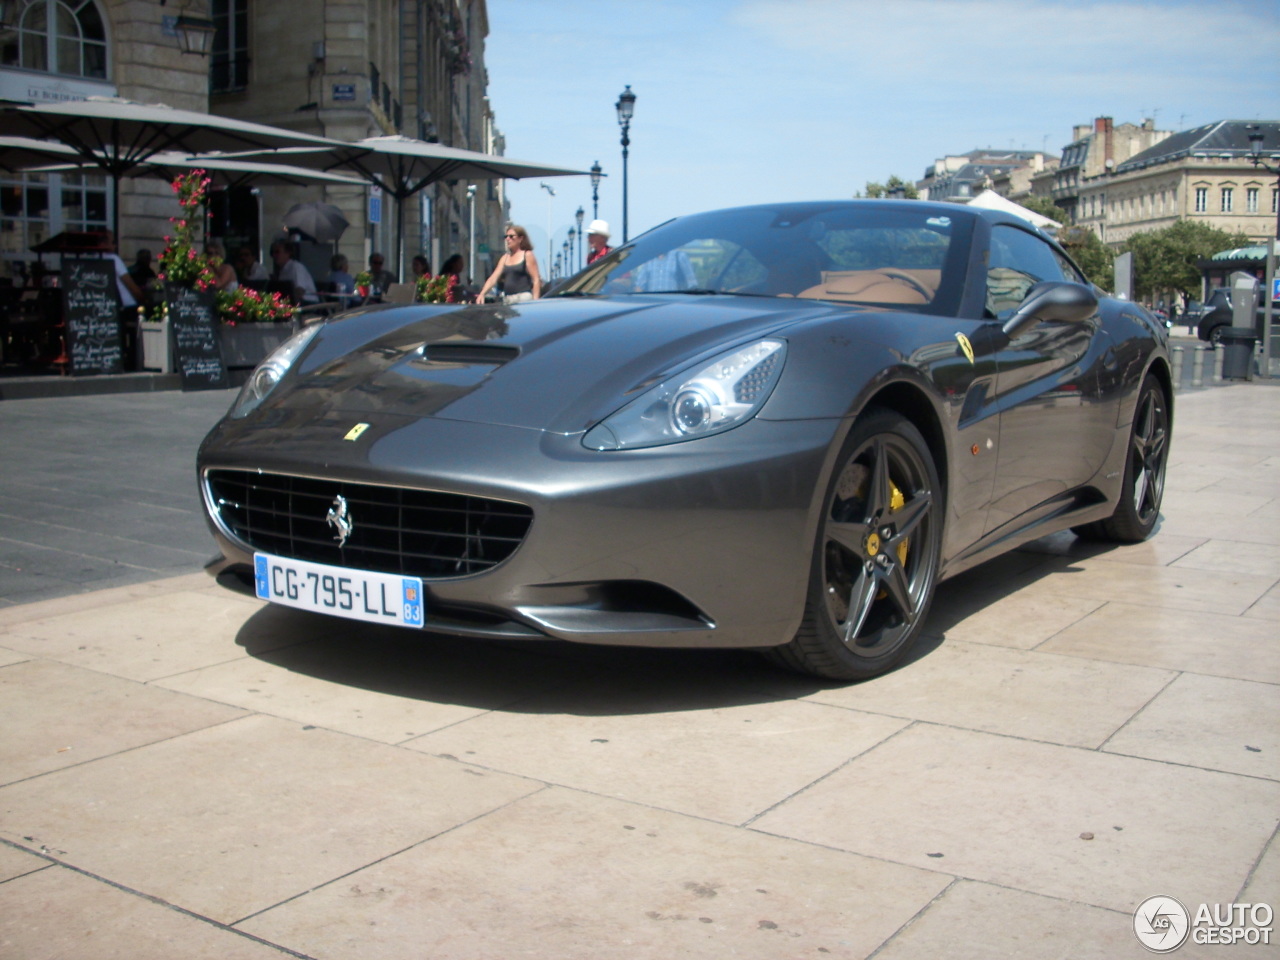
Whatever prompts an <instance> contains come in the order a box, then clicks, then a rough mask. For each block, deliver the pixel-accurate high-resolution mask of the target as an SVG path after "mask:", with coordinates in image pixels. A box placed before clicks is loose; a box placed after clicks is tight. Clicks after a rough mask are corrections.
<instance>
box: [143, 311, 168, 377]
mask: <svg viewBox="0 0 1280 960" xmlns="http://www.w3.org/2000/svg"><path fill="white" fill-rule="evenodd" d="M138 369H139V370H159V371H160V372H161V373H173V347H172V344H171V343H170V341H169V321H168V320H161V321H160V322H159V323H151V322H149V321H148V322H146V323H139V324H138Z"/></svg>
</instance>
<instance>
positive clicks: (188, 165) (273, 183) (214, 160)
mask: <svg viewBox="0 0 1280 960" xmlns="http://www.w3.org/2000/svg"><path fill="white" fill-rule="evenodd" d="M8 140H26V138H25V137H0V169H8V168H6V167H5V161H6V158H7V154H6V150H5V142H6V141H8ZM27 142H29V143H47V141H27ZM48 145H49V146H52V147H55V148H57V149H59V150H66V151H67V153H69V154H70V155H71V156H72V157H78V156H79V155H78V154H77V153H76V152H75V151H74V150H72V149H71V148H70V147H62V146H61V145H60V144H56V143H49V144H48ZM58 156H64V154H58ZM33 162H34V161H33ZM82 162H83V161H82ZM80 167H81V164H80V163H49V162H48V161H47V160H46V161H45V163H43V164H40V165H38V166H32V165H30V164H23V165H22V166H19V167H15V168H14V169H18V170H22V171H24V172H26V173H65V172H67V171H68V170H76V169H79V168H80ZM188 170H204V171H205V172H206V173H208V174H209V177H210V179H212V180H213V182H214V183H215V184H217V185H219V186H223V187H247V186H249V184H253V185H254V186H258V187H280V186H285V187H306V186H311V185H314V184H317V183H319V184H332V185H335V186H345V187H359V188H361V189H364V188H366V187H367V186H368V183H367V182H366V181H365V180H364V178H363V177H357V176H355V175H353V174H341V173H325V172H324V171H323V170H310V169H308V168H306V167H295V166H291V165H290V164H287V163H270V162H268V161H267V159H266V158H265V157H264V158H263V159H262V160H250V159H245V158H241V159H235V160H232V159H228V158H226V157H221V156H218V155H216V154H205V155H203V156H195V157H192V156H188V155H187V154H185V153H157V154H156V155H155V156H153V157H151V158H150V159H148V160H144V161H143V162H142V163H139V164H138V165H137V166H135V167H134V168H133V169H132V170H130V171H129V172H128V173H127V174H125V176H127V177H130V178H135V179H136V178H137V177H159V178H160V179H162V180H172V179H173V178H174V177H175V176H176V175H177V174H179V173H184V172H186V171H188Z"/></svg>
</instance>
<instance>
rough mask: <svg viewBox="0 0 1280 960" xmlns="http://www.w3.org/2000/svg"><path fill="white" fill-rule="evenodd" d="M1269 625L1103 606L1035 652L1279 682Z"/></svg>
mask: <svg viewBox="0 0 1280 960" xmlns="http://www.w3.org/2000/svg"><path fill="white" fill-rule="evenodd" d="M1276 635H1277V629H1276V625H1275V623H1274V622H1273V621H1270V620H1266V619H1263V618H1260V617H1246V616H1238V617H1224V616H1219V615H1217V614H1212V613H1192V612H1189V611H1186V610H1178V609H1169V608H1165V607H1160V606H1153V605H1149V604H1141V605H1140V604H1136V603H1114V602H1113V603H1108V604H1106V605H1104V606H1102V607H1099V608H1098V610H1097V611H1096V612H1094V613H1091V614H1089V615H1088V616H1087V617H1085V618H1083V619H1082V620H1080V621H1078V622H1077V623H1074V624H1072V625H1071V626H1069V627H1067V628H1065V629H1064V630H1062V631H1061V632H1060V633H1058V634H1056V635H1055V636H1053V637H1051V638H1050V639H1049V640H1046V641H1045V642H1044V643H1042V644H1041V645H1040V646H1039V647H1037V648H1036V649H1037V650H1041V651H1044V652H1046V653H1062V654H1066V655H1068V656H1073V657H1085V658H1088V659H1093V660H1109V661H1112V662H1114V663H1133V664H1139V665H1141V666H1147V667H1157V668H1160V669H1162V670H1185V671H1189V672H1192V673H1201V674H1205V675H1208V676H1213V677H1231V678H1234V679H1237V680H1259V681H1263V682H1265V683H1280V643H1277V642H1276Z"/></svg>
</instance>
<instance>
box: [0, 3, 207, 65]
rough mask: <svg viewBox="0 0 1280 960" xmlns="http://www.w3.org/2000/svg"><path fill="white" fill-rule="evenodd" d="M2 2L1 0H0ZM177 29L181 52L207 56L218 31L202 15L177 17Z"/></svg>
mask: <svg viewBox="0 0 1280 960" xmlns="http://www.w3.org/2000/svg"><path fill="white" fill-rule="evenodd" d="M0 2H3V0H0ZM175 26H176V28H177V31H178V44H179V46H181V47H182V52H183V53H194V54H196V55H197V56H201V57H207V56H209V52H210V50H211V49H212V47H213V35H214V34H215V33H217V32H218V28H217V27H216V26H214V23H213V21H212V20H205V19H203V18H202V17H178V21H177V23H176V24H175Z"/></svg>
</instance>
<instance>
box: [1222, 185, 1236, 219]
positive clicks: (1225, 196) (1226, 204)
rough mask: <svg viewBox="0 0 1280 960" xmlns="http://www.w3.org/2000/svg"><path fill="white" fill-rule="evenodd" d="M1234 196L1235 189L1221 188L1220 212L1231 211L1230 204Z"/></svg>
mask: <svg viewBox="0 0 1280 960" xmlns="http://www.w3.org/2000/svg"><path fill="white" fill-rule="evenodd" d="M1234 197H1235V190H1233V189H1232V188H1231V187H1223V188H1222V212H1223V213H1230V212H1231V206H1232V201H1233V199H1234Z"/></svg>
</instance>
